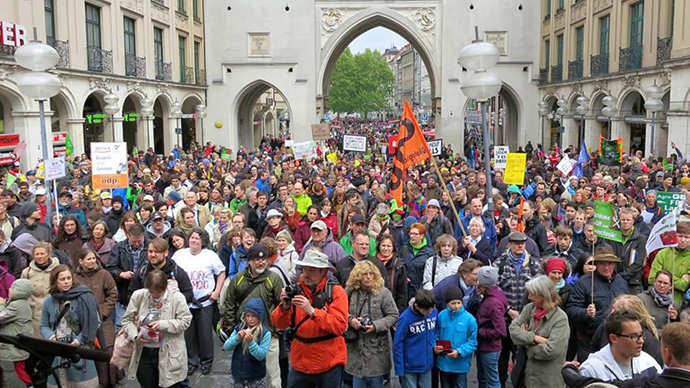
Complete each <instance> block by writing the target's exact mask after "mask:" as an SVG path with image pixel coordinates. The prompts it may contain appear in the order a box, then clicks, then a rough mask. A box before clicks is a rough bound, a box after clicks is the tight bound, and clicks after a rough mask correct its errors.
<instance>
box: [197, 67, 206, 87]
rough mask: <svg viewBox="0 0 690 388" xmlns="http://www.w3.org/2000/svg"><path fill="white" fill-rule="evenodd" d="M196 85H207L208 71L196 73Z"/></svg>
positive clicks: (200, 70)
mask: <svg viewBox="0 0 690 388" xmlns="http://www.w3.org/2000/svg"><path fill="white" fill-rule="evenodd" d="M194 83H195V84H197V85H206V70H204V69H196V71H195V72H194Z"/></svg>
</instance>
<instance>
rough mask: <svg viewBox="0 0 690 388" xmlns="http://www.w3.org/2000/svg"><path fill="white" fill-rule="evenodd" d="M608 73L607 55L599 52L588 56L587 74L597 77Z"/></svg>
mask: <svg viewBox="0 0 690 388" xmlns="http://www.w3.org/2000/svg"><path fill="white" fill-rule="evenodd" d="M608 73H609V55H608V54H599V55H592V56H590V60H589V75H591V76H592V77H598V76H600V75H606V74H608Z"/></svg>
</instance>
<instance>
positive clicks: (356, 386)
mask: <svg viewBox="0 0 690 388" xmlns="http://www.w3.org/2000/svg"><path fill="white" fill-rule="evenodd" d="M352 388H383V376H374V377H357V376H353V377H352Z"/></svg>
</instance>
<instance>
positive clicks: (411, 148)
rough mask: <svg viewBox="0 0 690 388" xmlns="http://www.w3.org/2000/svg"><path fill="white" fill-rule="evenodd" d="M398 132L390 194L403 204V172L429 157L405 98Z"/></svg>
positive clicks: (424, 140)
mask: <svg viewBox="0 0 690 388" xmlns="http://www.w3.org/2000/svg"><path fill="white" fill-rule="evenodd" d="M399 128H400V129H399V132H398V148H397V149H396V151H395V159H394V160H393V175H392V176H391V196H392V197H393V199H395V200H396V201H397V203H399V204H401V205H402V204H403V201H402V191H403V184H404V182H405V172H406V171H407V169H408V168H409V167H411V166H414V165H415V164H417V163H419V162H421V161H423V160H427V159H429V158H431V157H432V156H431V151H430V150H429V146H428V145H427V144H426V139H424V135H423V134H422V130H421V129H420V128H419V124H418V123H417V119H416V118H415V117H414V113H412V108H411V107H410V103H409V102H407V100H405V108H404V109H403V115H402V118H401V119H400V127H399Z"/></svg>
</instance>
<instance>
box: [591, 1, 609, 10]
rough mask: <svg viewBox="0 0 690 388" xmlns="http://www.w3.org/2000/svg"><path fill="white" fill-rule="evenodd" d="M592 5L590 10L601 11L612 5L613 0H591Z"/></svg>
mask: <svg viewBox="0 0 690 388" xmlns="http://www.w3.org/2000/svg"><path fill="white" fill-rule="evenodd" d="M592 1H593V2H594V5H593V6H592V12H593V13H597V12H600V11H603V10H605V9H607V8H609V7H611V6H612V5H613V0H592Z"/></svg>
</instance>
